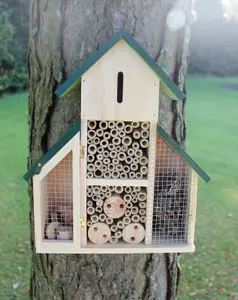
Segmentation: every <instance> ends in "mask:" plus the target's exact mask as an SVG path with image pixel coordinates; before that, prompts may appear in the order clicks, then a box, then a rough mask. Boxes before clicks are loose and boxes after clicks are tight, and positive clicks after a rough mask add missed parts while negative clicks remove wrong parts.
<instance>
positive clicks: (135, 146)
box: [132, 142, 140, 150]
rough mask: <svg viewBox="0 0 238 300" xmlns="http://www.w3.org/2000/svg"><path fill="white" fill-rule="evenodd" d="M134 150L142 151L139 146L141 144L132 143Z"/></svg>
mask: <svg viewBox="0 0 238 300" xmlns="http://www.w3.org/2000/svg"><path fill="white" fill-rule="evenodd" d="M132 148H133V149H134V150H138V149H140V145H139V143H137V142H133V143H132Z"/></svg>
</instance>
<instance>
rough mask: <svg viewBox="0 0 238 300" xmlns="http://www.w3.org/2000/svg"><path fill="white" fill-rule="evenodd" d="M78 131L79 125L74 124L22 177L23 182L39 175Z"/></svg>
mask: <svg viewBox="0 0 238 300" xmlns="http://www.w3.org/2000/svg"><path fill="white" fill-rule="evenodd" d="M79 131H80V124H76V125H74V126H73V127H72V129H71V130H70V131H69V132H68V133H67V134H66V135H65V136H63V137H62V138H61V139H60V140H59V141H58V142H57V143H56V144H55V145H54V146H53V147H52V148H50V149H49V151H48V152H47V153H46V154H45V155H44V156H42V157H41V158H40V159H39V160H38V161H37V162H36V163H35V164H34V165H33V166H32V167H31V168H30V169H29V170H28V172H27V173H26V174H25V175H24V176H23V178H24V179H25V180H28V179H30V178H31V177H32V176H34V175H35V174H39V173H40V170H41V168H42V167H43V166H44V165H45V164H46V163H47V162H48V161H49V160H50V159H51V158H52V157H53V156H54V155H55V154H56V153H57V152H59V151H60V149H62V148H63V147H64V146H65V145H66V144H67V143H68V142H69V141H70V140H71V139H72V138H73V137H74V136H75V135H76V134H77V133H78V132H79Z"/></svg>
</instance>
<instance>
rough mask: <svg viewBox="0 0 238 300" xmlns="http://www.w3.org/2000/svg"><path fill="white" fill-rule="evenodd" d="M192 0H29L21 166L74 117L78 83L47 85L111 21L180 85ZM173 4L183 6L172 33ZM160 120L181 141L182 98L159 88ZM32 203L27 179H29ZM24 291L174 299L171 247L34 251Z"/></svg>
mask: <svg viewBox="0 0 238 300" xmlns="http://www.w3.org/2000/svg"><path fill="white" fill-rule="evenodd" d="M191 2H192V0H179V1H174V0H67V1H66V0H51V1H50V0H31V3H30V43H29V74H30V95H29V166H31V165H32V164H33V163H34V162H35V161H36V160H37V159H39V157H41V156H42V155H43V154H44V153H45V152H46V151H47V150H48V149H49V147H51V146H52V145H53V144H54V143H55V142H57V140H58V139H59V138H60V137H61V136H62V135H63V134H65V133H66V132H67V130H69V129H70V128H71V126H72V125H73V124H75V123H76V122H77V121H79V120H80V88H78V89H77V90H75V91H73V93H71V95H69V96H67V97H64V98H62V99H58V98H57V97H56V96H55V94H54V92H55V89H56V88H57V87H58V86H59V85H60V84H61V83H62V82H63V81H64V80H65V79H66V78H67V77H68V76H69V75H70V74H71V73H72V71H73V70H74V69H75V68H76V67H78V66H80V64H81V63H82V62H83V61H84V60H85V59H86V58H87V57H88V56H89V55H91V54H92V53H93V52H94V51H95V50H96V49H97V48H98V46H99V45H100V44H101V43H103V42H105V41H106V40H107V39H109V38H110V37H111V36H112V35H113V34H114V33H115V32H116V31H117V30H118V29H120V28H122V27H124V28H126V29H127V30H128V31H129V32H130V33H131V34H132V35H133V36H134V37H135V38H136V40H137V41H138V42H139V43H140V44H142V45H143V47H144V48H145V49H146V50H147V51H148V53H149V54H150V55H151V56H152V57H153V58H154V59H155V60H156V61H157V62H158V63H159V64H160V65H161V66H162V67H163V68H164V70H165V71H166V72H167V73H168V74H169V75H170V76H171V78H172V79H173V80H174V81H175V82H176V83H177V84H178V85H179V87H180V88H181V89H183V90H185V75H186V71H187V60H188V43H189V35H190V34H189V33H190V31H189V27H190V10H191ZM173 7H181V8H182V9H184V10H185V11H186V13H187V24H186V27H185V28H183V29H182V30H180V31H178V32H176V33H174V32H170V31H169V30H168V29H167V27H166V16H167V14H168V12H169V10H170V9H171V8H173ZM160 97H161V99H160V100H161V101H160V103H161V106H160V124H161V125H162V126H163V128H164V129H165V130H167V131H168V132H170V133H171V134H172V135H173V137H174V138H175V139H176V140H177V141H178V142H179V143H180V144H181V145H182V146H183V147H184V141H185V128H186V126H185V118H184V104H183V103H181V102H180V103H178V102H176V103H174V101H171V100H169V99H167V98H166V97H165V96H164V95H161V96H160ZM29 191H30V197H31V211H32V212H33V209H32V208H33V207H32V183H30V185H29ZM31 229H32V230H31V233H32V278H31V289H30V298H31V299H44V300H48V299H49V300H54V299H57V300H61V299H66V300H70V299H74V300H112V299H113V300H123V299H128V300H133V299H135V300H139V299H143V300H154V299H159V300H163V299H176V291H177V286H178V279H179V267H178V256H177V254H171V255H168V254H162V255H153V254H152V255H151V254H138V255H59V254H57V255H48V254H36V253H35V252H34V227H33V214H31Z"/></svg>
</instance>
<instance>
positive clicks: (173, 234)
mask: <svg viewBox="0 0 238 300" xmlns="http://www.w3.org/2000/svg"><path fill="white" fill-rule="evenodd" d="M80 83H81V123H80V124H76V125H75V126H74V127H73V128H72V129H71V130H70V131H69V132H68V133H67V134H66V136H64V137H63V138H62V139H61V140H60V141H59V142H58V143H57V144H56V145H55V146H54V147H53V148H51V149H50V150H49V151H48V153H46V154H45V155H44V156H43V157H42V158H41V159H40V160H39V161H38V162H36V163H35V164H34V165H33V166H32V167H31V169H30V170H29V171H28V172H27V173H26V175H25V179H27V180H28V179H29V178H30V177H33V190H34V217H35V245H36V251H37V252H40V253H154V252H155V253H156V252H157V253H159V252H163V253H168V252H189V251H194V227H195V213H196V198H197V184H198V175H200V176H201V177H202V178H203V179H204V180H205V181H206V182H208V181H209V180H210V178H209V177H208V175H206V173H205V172H204V171H203V170H202V169H201V168H200V167H199V166H198V165H197V164H196V163H195V162H194V161H193V160H192V159H191V158H190V157H189V156H188V155H187V154H186V153H185V152H184V151H183V150H182V149H181V148H180V146H179V145H178V144H177V143H176V142H175V141H174V140H173V139H172V138H171V137H170V136H169V135H168V134H167V133H166V132H165V131H164V130H163V129H162V128H161V127H160V126H159V125H158V123H159V119H158V110H159V92H160V90H162V91H163V92H164V93H165V94H166V95H168V96H169V97H170V98H172V99H174V100H183V98H184V97H185V95H184V94H183V93H182V92H181V91H180V90H179V89H178V87H177V86H176V85H175V84H174V83H173V82H172V81H171V79H170V78H169V77H168V76H167V75H166V74H165V73H164V71H163V70H162V69H161V68H160V67H159V66H158V65H157V64H156V63H155V62H154V61H153V59H152V58H150V57H149V55H148V54H147V53H146V52H145V51H144V50H143V49H142V48H141V47H140V46H139V44H138V43H137V42H136V41H135V40H134V39H133V38H132V37H131V36H130V35H129V34H128V33H127V32H126V31H125V30H120V31H119V32H117V33H116V34H115V35H114V36H113V37H112V39H111V40H109V41H108V42H106V43H105V44H104V45H103V46H102V47H101V48H99V50H98V51H97V52H96V53H94V54H93V55H92V56H91V57H90V58H89V59H88V60H86V61H85V62H84V63H83V64H82V66H81V67H80V68H79V69H77V70H76V71H75V72H74V73H73V75H72V76H71V77H70V78H69V79H68V80H66V82H64V83H63V84H62V85H61V86H60V87H59V88H58V89H57V91H56V94H57V95H58V96H59V97H60V96H66V95H68V94H69V93H70V92H71V91H72V89H73V88H75V86H77V85H78V84H80Z"/></svg>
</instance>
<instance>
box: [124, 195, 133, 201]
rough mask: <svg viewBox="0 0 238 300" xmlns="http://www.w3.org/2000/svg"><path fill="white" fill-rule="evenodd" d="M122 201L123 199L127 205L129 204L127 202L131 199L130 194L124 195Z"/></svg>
mask: <svg viewBox="0 0 238 300" xmlns="http://www.w3.org/2000/svg"><path fill="white" fill-rule="evenodd" d="M123 199H124V200H125V201H126V202H127V203H129V202H131V200H132V197H131V195H130V194H126V195H124V197H123Z"/></svg>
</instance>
